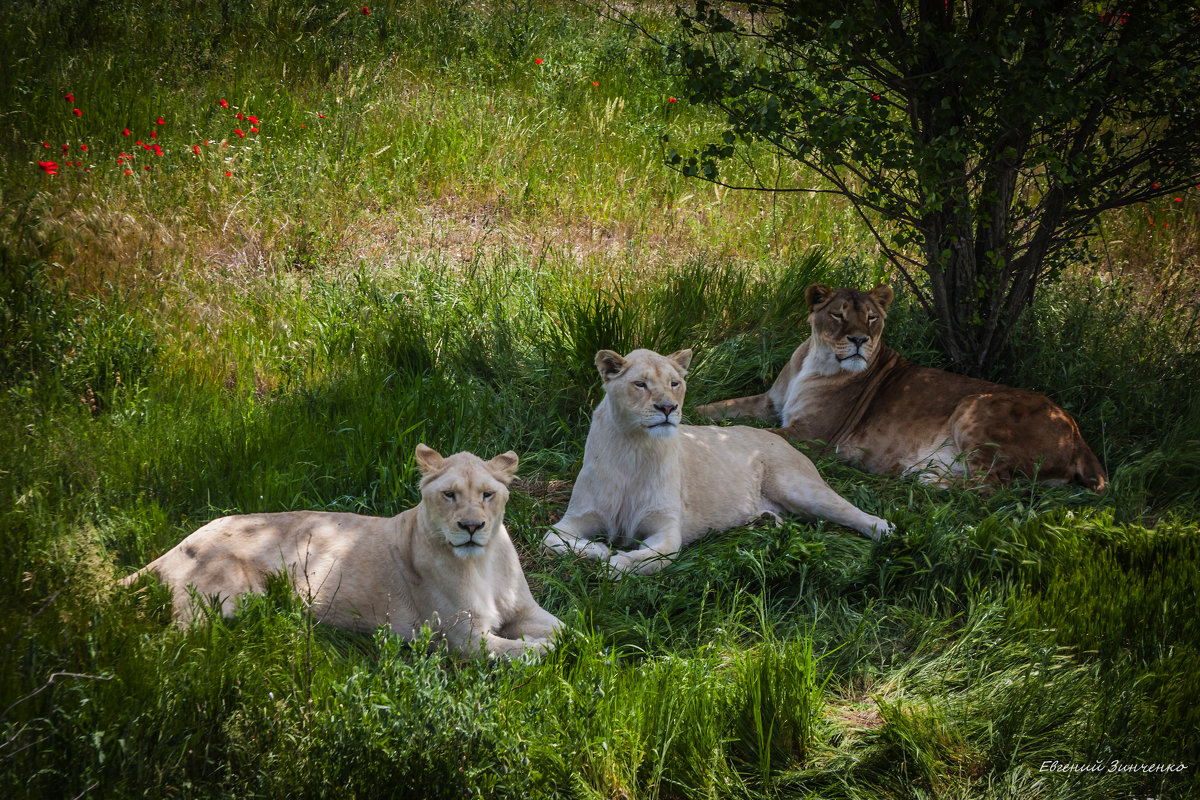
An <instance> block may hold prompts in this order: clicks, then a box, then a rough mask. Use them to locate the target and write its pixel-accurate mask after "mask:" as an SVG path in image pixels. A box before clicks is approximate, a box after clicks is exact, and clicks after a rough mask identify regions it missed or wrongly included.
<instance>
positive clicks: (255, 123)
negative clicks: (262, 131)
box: [250, 114, 258, 125]
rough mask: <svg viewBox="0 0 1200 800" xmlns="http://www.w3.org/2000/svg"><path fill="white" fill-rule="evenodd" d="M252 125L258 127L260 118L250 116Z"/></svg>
mask: <svg viewBox="0 0 1200 800" xmlns="http://www.w3.org/2000/svg"><path fill="white" fill-rule="evenodd" d="M250 124H251V125H257V124H258V117H256V116H254V115H253V114H251V115H250Z"/></svg>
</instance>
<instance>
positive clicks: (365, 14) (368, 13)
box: [363, 6, 371, 17]
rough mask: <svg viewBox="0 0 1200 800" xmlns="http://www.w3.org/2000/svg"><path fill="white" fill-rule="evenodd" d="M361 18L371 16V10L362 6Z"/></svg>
mask: <svg viewBox="0 0 1200 800" xmlns="http://www.w3.org/2000/svg"><path fill="white" fill-rule="evenodd" d="M363 16H364V17H369V16H371V9H369V8H367V7H366V6H363Z"/></svg>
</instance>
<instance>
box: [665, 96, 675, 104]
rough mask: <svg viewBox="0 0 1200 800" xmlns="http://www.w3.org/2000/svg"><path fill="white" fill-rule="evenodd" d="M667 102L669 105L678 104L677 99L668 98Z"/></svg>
mask: <svg viewBox="0 0 1200 800" xmlns="http://www.w3.org/2000/svg"><path fill="white" fill-rule="evenodd" d="M667 102H668V103H674V102H676V100H675V98H674V97H668V98H667Z"/></svg>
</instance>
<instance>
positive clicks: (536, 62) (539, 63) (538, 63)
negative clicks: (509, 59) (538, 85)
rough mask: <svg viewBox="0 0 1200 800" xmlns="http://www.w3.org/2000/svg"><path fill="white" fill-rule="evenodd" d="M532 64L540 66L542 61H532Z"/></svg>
mask: <svg viewBox="0 0 1200 800" xmlns="http://www.w3.org/2000/svg"><path fill="white" fill-rule="evenodd" d="M533 63H535V64H537V65H538V66H541V64H542V60H541V59H540V58H539V59H538V60H537V61H534V62H533Z"/></svg>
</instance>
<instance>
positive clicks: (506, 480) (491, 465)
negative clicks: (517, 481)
mask: <svg viewBox="0 0 1200 800" xmlns="http://www.w3.org/2000/svg"><path fill="white" fill-rule="evenodd" d="M520 461H521V459H520V457H518V456H517V454H516V453H514V452H513V451H512V450H509V451H508V452H507V453H501V454H500V455H498V456H496V457H495V458H493V459H492V460H491V461H489V462H487V465H488V469H490V470H491V471H492V475H494V476H495V477H496V480H498V481H500V482H501V483H503V484H504V485H505V486H508V484H510V483H512V479H513V478H515V477H516V475H517V464H519V463H520Z"/></svg>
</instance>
